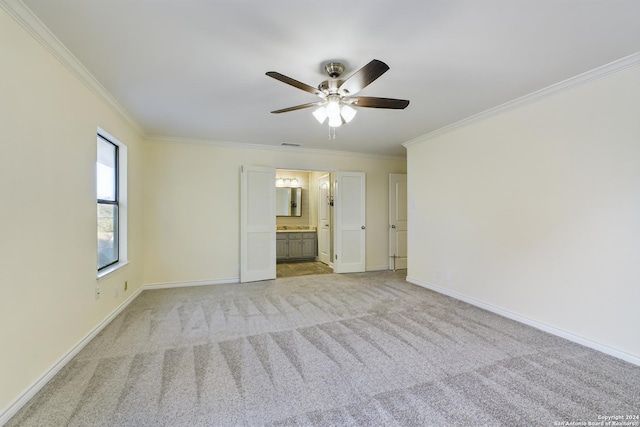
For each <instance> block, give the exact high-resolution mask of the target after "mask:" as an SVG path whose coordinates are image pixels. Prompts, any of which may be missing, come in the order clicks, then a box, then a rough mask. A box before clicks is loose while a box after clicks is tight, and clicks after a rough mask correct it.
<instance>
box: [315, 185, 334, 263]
mask: <svg viewBox="0 0 640 427" xmlns="http://www.w3.org/2000/svg"><path fill="white" fill-rule="evenodd" d="M318 260H319V261H320V262H323V263H325V264H327V265H329V264H330V263H331V175H330V174H328V173H327V174H325V175H322V176H321V177H320V178H319V179H318Z"/></svg>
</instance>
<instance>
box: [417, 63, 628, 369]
mask: <svg viewBox="0 0 640 427" xmlns="http://www.w3.org/2000/svg"><path fill="white" fill-rule="evenodd" d="M408 175H409V228H410V230H411V234H410V235H409V236H410V239H409V270H408V274H409V276H410V277H411V278H413V279H416V280H417V281H419V282H422V283H425V284H430V285H435V286H438V287H441V288H444V289H446V290H448V291H451V292H455V293H457V294H460V295H463V296H465V297H468V298H472V299H475V300H477V301H479V302H482V303H485V304H489V305H492V306H494V307H498V308H500V309H503V310H506V311H509V312H511V313H515V314H517V315H519V316H524V317H525V318H528V319H532V320H534V321H536V322H539V323H541V324H545V325H550V326H552V327H554V328H557V329H559V330H561V331H566V332H568V333H570V334H573V335H574V336H577V337H581V338H584V339H586V340H590V341H592V342H595V343H597V344H600V345H603V346H607V347H610V348H612V349H613V350H615V351H619V352H622V353H624V354H626V355H628V356H630V358H628V359H629V360H630V359H633V358H634V357H635V360H640V328H639V327H638V325H640V309H639V307H640V275H639V272H640V237H639V236H640V67H635V68H633V69H630V70H626V71H623V72H619V73H617V74H614V75H611V76H608V77H606V78H602V79H600V80H596V81H592V82H590V83H587V84H584V85H581V86H578V87H575V88H573V89H571V90H567V91H564V92H561V93H557V94H555V95H552V96H550V97H547V98H544V99H542V100H539V101H538V102H536V103H533V104H530V105H526V106H522V107H520V108H517V109H515V110H512V111H509V112H506V113H502V114H500V115H498V116H495V117H492V118H488V119H485V120H482V121H480V122H476V123H474V124H470V125H468V126H466V127H464V128H461V129H458V130H454V131H451V132H449V133H446V134H443V135H441V136H437V137H434V138H433V139H430V140H426V141H424V142H421V143H418V144H415V145H411V146H410V147H409V148H408Z"/></svg>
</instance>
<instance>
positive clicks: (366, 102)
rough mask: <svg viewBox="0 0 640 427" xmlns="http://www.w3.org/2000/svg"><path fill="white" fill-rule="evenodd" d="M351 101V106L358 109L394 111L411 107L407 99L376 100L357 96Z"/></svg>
mask: <svg viewBox="0 0 640 427" xmlns="http://www.w3.org/2000/svg"><path fill="white" fill-rule="evenodd" d="M350 101H351V102H350V103H351V105H355V106H356V107H369V108H391V109H394V110H402V109H405V108H407V105H409V101H408V100H406V99H393V98H376V97H370V96H355V97H353V98H350Z"/></svg>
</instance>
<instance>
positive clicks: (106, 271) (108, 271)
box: [96, 261, 129, 283]
mask: <svg viewBox="0 0 640 427" xmlns="http://www.w3.org/2000/svg"><path fill="white" fill-rule="evenodd" d="M126 265H129V261H123V262H119V263H117V264H114V265H112V266H111V267H108V268H105V269H104V270H101V271H100V272H98V277H97V278H96V281H97V282H98V283H100V282H102V281H103V280H106V279H107V278H109V277H110V276H111V275H113V274H114V273H115V272H116V271H118V270H120V269H121V268H122V267H124V266H126Z"/></svg>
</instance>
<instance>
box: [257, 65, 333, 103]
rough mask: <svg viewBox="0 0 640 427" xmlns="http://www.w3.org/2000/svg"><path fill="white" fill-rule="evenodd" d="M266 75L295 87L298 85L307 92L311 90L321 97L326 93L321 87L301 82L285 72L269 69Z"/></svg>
mask: <svg viewBox="0 0 640 427" xmlns="http://www.w3.org/2000/svg"><path fill="white" fill-rule="evenodd" d="M266 75H267V76H269V77H273V78H274V79H276V80H280V81H281V82H282V83H286V84H288V85H291V86H293V87H296V88H298V89H302V90H304V91H305V92H309V93H312V94H314V95H317V96H319V97H320V98H324V97H325V96H326V95H325V94H324V92H322V91H321V90H320V89H317V88H315V87H313V86H309V85H308V84H305V83H302V82H299V81H297V80H295V79H292V78H291V77H287V76H285V75H284V74H280V73H278V72H276V71H267V72H266Z"/></svg>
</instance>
